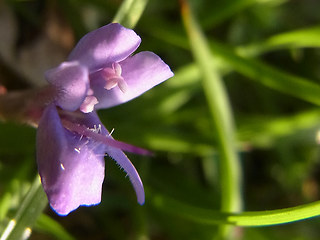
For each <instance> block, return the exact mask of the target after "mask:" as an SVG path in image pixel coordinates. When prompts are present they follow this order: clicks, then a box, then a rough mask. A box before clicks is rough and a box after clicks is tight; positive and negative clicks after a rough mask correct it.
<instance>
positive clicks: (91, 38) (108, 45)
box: [68, 23, 141, 72]
mask: <svg viewBox="0 0 320 240" xmlns="http://www.w3.org/2000/svg"><path fill="white" fill-rule="evenodd" d="M140 42H141V39H140V37H139V36H138V35H137V34H136V33H135V32H134V31H133V30H131V29H128V28H125V27H123V26H121V25H120V24H118V23H110V24H108V25H106V26H103V27H101V28H99V29H97V30H94V31H92V32H89V33H88V34H86V35H85V36H84V37H83V38H81V39H80V41H79V42H78V44H77V45H76V47H75V48H74V49H73V51H72V52H71V54H70V55H69V58H68V60H69V61H74V60H76V61H79V62H80V63H81V64H83V65H85V66H87V67H88V68H89V69H90V72H93V71H96V70H98V69H100V68H102V67H106V66H109V65H110V66H111V64H112V63H113V62H119V61H122V60H123V59H125V58H127V57H128V56H129V55H130V54H132V53H133V52H134V51H135V50H136V49H137V48H138V46H139V45H140Z"/></svg>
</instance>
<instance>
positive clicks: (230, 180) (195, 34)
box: [181, 1, 242, 235]
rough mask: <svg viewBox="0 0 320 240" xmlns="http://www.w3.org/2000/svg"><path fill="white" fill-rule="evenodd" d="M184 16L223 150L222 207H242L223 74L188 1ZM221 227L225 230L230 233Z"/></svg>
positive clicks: (221, 162)
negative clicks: (219, 71) (218, 68)
mask: <svg viewBox="0 0 320 240" xmlns="http://www.w3.org/2000/svg"><path fill="white" fill-rule="evenodd" d="M181 7H182V17H183V21H184V25H185V28H186V31H187V34H188V37H189V40H190V44H191V51H192V53H193V56H194V58H195V60H196V62H197V64H198V67H199V69H200V75H201V76H202V85H203V89H204V93H205V96H206V98H207V102H208V105H209V109H210V113H211V115H212V124H213V126H214V127H215V132H214V133H213V134H216V135H217V139H218V148H219V153H220V166H221V167H220V174H221V209H222V210H223V211H230V212H237V211H240V210H241V205H242V199H241V190H240V188H241V170H240V163H239V159H238V155H237V150H236V147H235V137H234V126H233V117H232V113H231V108H230V104H229V102H228V97H227V95H226V92H225V88H224V86H223V83H222V80H221V76H220V74H219V73H218V71H217V68H216V66H215V65H214V64H212V63H214V60H213V59H212V56H211V53H210V48H209V46H208V43H207V40H206V38H205V36H204V35H203V34H202V31H201V29H200V28H199V25H198V24H197V22H196V20H195V18H194V17H193V16H192V13H191V10H190V8H189V5H188V2H187V1H181ZM225 230H226V228H223V229H222V234H223V235H224V234H229V233H228V232H227V231H225Z"/></svg>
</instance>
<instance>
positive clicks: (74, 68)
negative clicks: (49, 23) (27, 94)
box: [37, 23, 173, 215]
mask: <svg viewBox="0 0 320 240" xmlns="http://www.w3.org/2000/svg"><path fill="white" fill-rule="evenodd" d="M140 41H141V40H140V37H139V36H138V35H137V34H136V33H135V32H134V31H133V30H130V29H127V28H124V27H123V26H121V25H120V24H116V23H112V24H109V25H106V26H104V27H101V28H99V29H97V30H95V31H92V32H90V33H88V34H87V35H85V36H84V37H83V38H82V39H81V40H80V41H79V43H78V44H77V45H76V47H75V48H74V50H73V51H72V52H71V54H70V56H69V58H68V60H67V61H66V62H63V63H62V64H60V65H59V66H58V67H56V68H53V69H50V70H49V71H47V72H46V79H47V81H48V82H49V83H50V85H51V87H52V89H53V90H52V91H53V92H54V93H55V94H54V99H53V101H52V103H50V104H48V105H47V107H46V108H45V110H44V112H43V114H42V117H41V119H40V121H39V125H38V132H37V162H38V169H39V173H40V177H41V181H42V184H43V188H44V190H45V192H46V194H47V196H48V199H49V203H50V205H51V207H52V208H53V209H54V210H55V211H56V212H57V213H58V214H60V215H67V214H69V213H70V212H71V211H73V210H75V209H76V208H78V207H79V206H80V205H94V204H98V203H100V201H101V189H102V183H103V180H104V171H105V170H104V168H105V164H104V156H105V154H107V155H108V156H110V157H111V158H113V159H114V160H115V161H116V162H117V163H118V164H119V165H120V167H121V168H123V170H124V171H125V172H126V173H127V175H128V176H129V179H130V181H131V183H132V185H133V187H134V190H135V192H136V195H137V200H138V203H140V204H143V203H144V198H145V197H144V189H143V184H142V181H141V179H140V177H139V174H138V173H137V171H136V169H135V167H134V166H133V164H132V163H131V162H130V160H129V159H128V158H127V157H126V155H125V154H124V153H123V152H122V150H123V151H131V152H135V153H141V154H145V153H147V152H146V151H145V150H143V149H140V148H137V147H134V146H131V145H129V144H126V143H123V142H119V141H116V140H114V139H113V138H112V137H111V136H110V134H109V132H108V131H107V129H106V128H105V127H104V126H103V124H102V123H101V121H100V120H99V118H98V116H97V114H96V112H95V110H97V109H101V108H108V107H112V106H116V105H118V104H121V103H124V102H127V101H129V100H131V99H133V98H135V97H137V96H139V95H141V94H142V93H144V92H145V91H147V90H149V89H150V88H152V87H154V86H155V85H157V84H159V83H161V82H163V81H165V80H166V79H168V78H170V77H172V76H173V73H172V72H171V70H170V68H169V67H168V66H167V65H166V64H165V63H164V62H163V61H162V60H161V59H160V58H159V57H158V56H157V55H155V54H154V53H151V52H140V53H137V54H136V55H133V56H131V54H132V53H133V52H134V51H135V50H136V49H137V47H138V46H139V44H140Z"/></svg>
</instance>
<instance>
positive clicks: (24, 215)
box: [0, 176, 48, 240]
mask: <svg viewBox="0 0 320 240" xmlns="http://www.w3.org/2000/svg"><path fill="white" fill-rule="evenodd" d="M47 203H48V200H47V196H46V195H45V193H44V191H43V189H42V186H41V183H40V179H39V177H38V176H37V178H36V179H35V181H34V182H33V184H32V185H31V188H30V190H29V192H28V193H27V195H26V197H25V199H24V200H23V202H22V204H21V206H20V207H19V209H18V211H17V213H16V215H15V217H14V218H13V219H11V220H10V221H9V224H8V225H7V227H6V228H5V230H4V231H3V233H2V235H1V237H0V240H19V239H28V238H29V236H30V234H31V232H32V230H31V229H32V227H33V225H34V223H35V222H36V220H37V218H38V217H39V215H40V214H41V213H42V211H43V209H44V208H45V207H46V206H47Z"/></svg>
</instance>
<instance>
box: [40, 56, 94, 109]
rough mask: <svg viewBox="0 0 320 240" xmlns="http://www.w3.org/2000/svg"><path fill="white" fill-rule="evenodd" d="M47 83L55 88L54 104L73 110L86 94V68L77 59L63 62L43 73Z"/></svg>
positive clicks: (87, 75)
mask: <svg viewBox="0 0 320 240" xmlns="http://www.w3.org/2000/svg"><path fill="white" fill-rule="evenodd" d="M45 76H46V79H47V80H48V82H49V83H51V84H52V85H54V86H55V87H56V90H57V96H56V99H55V100H56V101H55V102H56V104H57V105H58V106H60V107H61V108H62V109H65V110H68V111H75V110H76V109H78V108H79V107H80V105H81V104H82V102H83V101H84V99H85V98H86V96H87V92H88V89H89V72H88V68H87V67H85V66H83V65H81V64H80V63H79V62H77V61H73V62H63V63H62V64H60V65H59V66H58V67H56V68H53V69H50V70H48V71H46V73H45Z"/></svg>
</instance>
